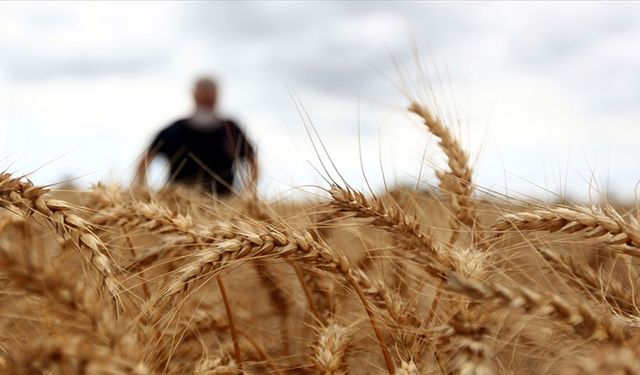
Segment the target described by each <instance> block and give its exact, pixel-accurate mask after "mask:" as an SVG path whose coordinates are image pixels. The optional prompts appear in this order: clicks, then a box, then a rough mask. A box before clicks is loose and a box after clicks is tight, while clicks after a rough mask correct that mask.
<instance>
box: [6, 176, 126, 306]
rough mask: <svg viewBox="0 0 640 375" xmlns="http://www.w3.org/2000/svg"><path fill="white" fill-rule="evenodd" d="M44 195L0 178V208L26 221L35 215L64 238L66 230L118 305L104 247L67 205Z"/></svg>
mask: <svg viewBox="0 0 640 375" xmlns="http://www.w3.org/2000/svg"><path fill="white" fill-rule="evenodd" d="M46 192H47V190H46V189H44V188H41V187H37V186H34V185H33V184H32V183H31V182H28V181H23V180H22V179H20V178H13V177H12V176H11V174H8V173H2V174H0V207H4V208H10V207H11V206H15V207H17V208H19V209H20V211H21V212H22V213H23V214H24V215H27V216H29V217H31V216H32V215H33V214H36V213H37V214H39V215H40V216H41V217H43V218H45V219H46V220H47V221H48V222H50V223H52V224H53V226H54V228H55V229H56V233H58V234H59V235H62V236H66V233H67V230H69V231H71V232H73V233H76V234H77V235H78V240H77V242H76V245H77V246H78V247H79V248H80V249H81V250H84V251H86V252H87V253H88V254H89V260H90V264H91V265H92V266H93V267H94V268H95V269H96V270H97V271H98V272H99V273H100V274H101V275H102V278H103V285H104V286H105V288H106V289H107V291H108V292H109V293H110V294H111V296H112V297H113V298H114V300H115V301H116V304H117V305H119V301H120V293H121V288H120V283H119V282H118V280H117V279H116V278H115V276H114V275H115V270H114V267H113V265H112V264H111V261H110V260H109V258H108V257H107V256H106V255H105V251H106V247H105V246H104V244H103V243H102V241H100V239H99V238H98V237H97V236H96V235H95V234H93V232H92V231H91V230H90V228H89V224H88V223H87V222H86V221H85V220H83V219H82V218H80V217H79V216H77V215H74V214H72V213H70V211H71V210H72V206H71V205H70V204H68V203H67V202H64V201H61V200H57V199H51V198H48V197H46V196H45V193H46Z"/></svg>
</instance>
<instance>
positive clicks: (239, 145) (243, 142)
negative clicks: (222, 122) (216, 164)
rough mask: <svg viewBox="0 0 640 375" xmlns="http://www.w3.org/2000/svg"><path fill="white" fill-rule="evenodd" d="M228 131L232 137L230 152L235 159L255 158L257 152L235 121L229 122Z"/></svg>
mask: <svg viewBox="0 0 640 375" xmlns="http://www.w3.org/2000/svg"><path fill="white" fill-rule="evenodd" d="M227 127H228V129H229V130H228V131H229V133H230V135H231V137H229V138H230V141H231V142H232V144H230V151H231V154H232V155H233V156H234V158H237V159H249V158H253V157H255V150H254V148H253V145H251V142H249V140H248V139H247V137H246V136H245V134H244V133H243V132H242V130H241V129H240V127H239V126H238V125H237V124H236V123H235V122H233V121H231V120H229V121H228V122H227Z"/></svg>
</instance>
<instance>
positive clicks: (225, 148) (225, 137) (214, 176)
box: [136, 78, 258, 196]
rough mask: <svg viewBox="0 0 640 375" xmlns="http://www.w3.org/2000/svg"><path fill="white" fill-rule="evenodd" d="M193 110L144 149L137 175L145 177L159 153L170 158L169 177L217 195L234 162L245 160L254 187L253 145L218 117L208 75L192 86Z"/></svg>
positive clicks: (228, 185) (227, 186)
mask: <svg viewBox="0 0 640 375" xmlns="http://www.w3.org/2000/svg"><path fill="white" fill-rule="evenodd" d="M193 99H194V102H195V111H194V112H193V114H192V115H191V117H188V118H185V119H181V120H178V121H176V122H174V123H173V124H171V125H169V126H168V127H166V128H164V129H163V130H162V131H160V133H158V135H157V136H156V137H155V139H154V140H153V142H152V143H151V145H150V146H149V148H148V149H147V150H146V151H145V153H144V155H143V157H142V161H141V162H140V165H139V166H138V170H137V174H136V179H137V181H138V182H144V181H146V172H147V167H148V165H149V163H150V162H151V161H152V160H153V159H154V158H155V157H156V156H157V155H162V156H165V157H166V158H168V159H169V164H170V166H171V168H170V171H171V177H170V179H171V181H175V182H178V183H183V184H188V185H192V186H197V187H200V188H203V189H204V190H205V191H210V192H213V193H216V194H217V195H220V196H224V195H228V194H229V193H231V191H232V186H233V182H234V178H235V174H236V171H235V170H234V168H235V167H236V165H237V162H240V161H246V162H247V164H248V166H249V169H250V179H251V181H250V184H251V186H252V187H253V188H255V184H256V183H257V178H258V164H257V161H256V155H255V152H254V149H253V147H252V146H251V144H250V143H249V142H248V140H247V139H246V137H245V135H244V133H243V132H242V130H240V128H239V127H238V126H237V125H236V124H235V123H234V122H233V121H231V120H229V119H225V118H221V117H220V116H219V115H218V113H217V111H216V109H217V103H218V87H217V85H216V83H215V82H214V81H213V80H212V79H209V78H201V79H199V80H198V81H197V82H196V84H195V86H194V89H193Z"/></svg>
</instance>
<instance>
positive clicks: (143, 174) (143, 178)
mask: <svg viewBox="0 0 640 375" xmlns="http://www.w3.org/2000/svg"><path fill="white" fill-rule="evenodd" d="M156 155H157V152H155V151H153V150H152V149H147V150H145V151H144V153H143V154H142V158H141V159H140V163H138V168H137V169H136V175H135V178H134V180H133V184H134V185H147V169H148V168H149V164H150V163H151V161H152V160H153V159H154V158H155V157H156Z"/></svg>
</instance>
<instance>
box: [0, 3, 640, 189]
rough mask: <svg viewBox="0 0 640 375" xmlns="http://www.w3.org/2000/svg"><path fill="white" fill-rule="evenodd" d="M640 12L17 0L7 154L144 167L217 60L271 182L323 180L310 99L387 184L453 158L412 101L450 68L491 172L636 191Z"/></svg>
mask: <svg viewBox="0 0 640 375" xmlns="http://www.w3.org/2000/svg"><path fill="white" fill-rule="evenodd" d="M639 19H640V5H637V4H634V3H616V4H609V3H608V4H604V3H603V4H598V3H588V4H581V3H576V2H569V3H556V2H553V3H552V2H542V3H508V4H506V3H477V2H473V3H462V2H461V3H429V2H388V3H386V2H381V1H378V2H371V3H367V2H345V3H340V2H326V3H325V2H300V3H294V2H282V3H277V2H246V3H244V2H233V3H224V2H215V3H214V2H211V3H207V2H194V3H188V2H180V3H171V2H162V3H151V2H144V3H132V2H126V3H124V2H123V3H111V2H109V3H102V2H101V3H98V2H87V3H79V2H71V3H52V2H46V3H34V2H27V3H11V2H9V3H7V2H2V3H0V169H7V170H9V171H13V172H19V173H26V172H31V171H34V170H36V169H37V171H35V172H34V173H32V174H31V175H30V176H31V178H32V179H33V180H34V181H35V182H37V183H42V184H45V183H52V182H57V181H60V180H62V179H64V178H79V179H80V181H81V182H82V183H84V184H88V183H92V182H97V181H99V180H110V181H113V180H115V181H120V182H122V183H128V182H129V181H130V178H131V176H132V173H133V165H134V162H135V160H136V158H137V157H138V156H139V155H140V153H141V152H142V150H143V149H144V147H145V146H146V145H147V144H148V143H149V141H150V140H151V139H152V138H153V136H154V135H155V133H156V132H157V131H158V130H160V128H161V127H163V126H166V125H167V124H169V123H170V122H172V121H173V120H175V119H177V118H180V117H184V116H187V115H188V114H189V112H190V111H191V110H192V108H191V102H190V96H189V92H190V86H191V83H192V80H193V79H194V78H195V77H196V76H199V75H201V74H211V75H214V76H215V77H217V78H218V79H219V81H220V82H221V86H222V96H223V97H222V103H221V105H222V110H223V112H224V113H225V114H227V115H228V116H230V117H232V118H234V119H236V120H237V121H238V122H239V123H240V124H242V126H244V128H245V129H246V131H247V133H248V135H249V137H250V138H251V139H252V141H253V142H254V143H255V144H256V145H258V148H259V155H260V158H261V160H260V163H261V166H262V169H263V176H262V177H263V179H262V182H261V190H262V191H263V192H264V193H265V194H270V195H273V194H276V193H282V192H287V191H289V189H291V188H294V187H299V186H302V185H308V184H322V183H323V182H322V179H321V178H320V176H319V174H318V173H317V172H316V171H315V170H314V168H313V166H312V165H315V166H316V167H319V165H320V164H319V162H318V159H317V157H316V156H315V154H314V152H313V148H312V147H311V143H310V138H309V136H308V135H307V132H306V130H305V121H303V118H302V117H301V116H300V114H301V112H305V114H308V115H309V118H310V119H311V122H312V124H313V125H314V126H315V128H316V129H317V131H318V133H319V134H320V138H321V139H322V141H323V143H324V144H325V145H326V147H327V149H328V152H329V155H330V156H331V158H332V160H334V162H335V163H336V165H337V167H338V169H339V171H340V172H341V173H342V174H343V175H344V176H345V178H346V179H347V180H348V181H349V182H351V183H352V184H353V185H354V186H358V187H359V186H362V184H363V178H362V175H361V171H360V157H359V145H360V146H361V149H362V151H361V152H362V155H363V158H362V159H363V164H364V168H365V170H366V174H367V177H368V179H369V180H370V181H371V182H372V183H373V184H374V185H375V186H377V187H380V186H382V181H383V172H382V170H383V171H384V177H385V178H386V180H387V183H388V184H394V183H415V177H416V176H417V175H418V174H419V171H420V166H421V163H422V161H423V155H426V158H427V162H426V164H425V167H428V168H427V169H431V167H433V166H434V165H435V166H439V167H444V164H443V159H442V155H441V153H440V152H439V150H438V148H437V142H435V140H433V139H430V137H429V136H428V134H427V133H426V131H425V129H424V128H422V127H421V126H419V123H418V121H416V119H415V118H413V117H411V116H409V115H407V114H406V112H405V108H406V107H407V105H408V100H409V99H408V98H407V96H406V95H405V94H406V93H407V92H409V91H412V92H414V91H415V90H416V89H417V90H418V91H420V92H429V90H428V88H429V87H431V89H430V90H431V91H432V92H433V93H434V94H435V99H436V101H437V102H433V101H432V102H430V103H429V104H430V105H433V106H437V107H434V108H436V109H437V110H438V112H439V113H440V114H442V115H443V117H444V118H445V119H446V120H447V121H448V123H449V124H450V125H451V126H452V127H454V129H455V130H456V132H457V134H459V135H460V136H461V138H462V140H463V143H464V145H465V146H466V147H467V148H468V149H469V150H470V151H471V154H472V156H473V162H474V166H475V168H476V178H477V181H479V183H480V184H481V185H482V186H483V187H484V188H486V189H489V190H492V191H497V192H500V193H504V192H509V194H516V193H521V194H531V195H535V196H537V197H541V198H549V197H551V196H552V195H551V194H549V193H547V191H546V190H550V191H551V192H556V193H557V192H565V191H566V192H568V193H569V194H571V195H573V196H575V197H580V198H586V197H588V194H589V192H590V190H591V193H593V190H594V189H593V188H592V189H590V188H589V186H590V185H593V184H594V183H597V186H598V189H599V190H600V191H603V192H604V191H607V192H609V193H610V194H612V195H615V197H617V198H625V199H628V198H632V197H633V194H634V190H635V185H636V183H637V181H638V179H639V177H640V166H639V165H640V164H639V163H638V161H640V147H638V140H639V139H640V127H639V125H640V124H639V121H640V85H639V83H640V52H639V51H640V22H638V20H639ZM419 66H422V67H423V68H424V69H426V70H427V72H428V77H427V78H428V79H424V78H425V77H424V74H419V73H418V72H419V71H420V69H419ZM294 97H297V98H299V100H300V102H301V103H302V105H303V106H304V111H301V110H300V108H299V106H297V105H296V103H295V100H294ZM358 124H360V125H359V126H358ZM425 149H426V154H425ZM381 166H382V168H381ZM164 169H165V166H164V165H163V164H162V163H161V162H158V163H156V164H155V165H154V172H153V177H152V179H153V181H155V183H159V182H161V180H162V178H163V173H162V172H163V170H164ZM335 175H336V174H335V173H334V176H335ZM592 177H594V178H595V180H593V179H592ZM423 178H424V180H425V181H427V182H432V183H435V182H436V181H435V179H434V177H433V175H432V173H428V172H425V173H423ZM593 186H595V185H593Z"/></svg>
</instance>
